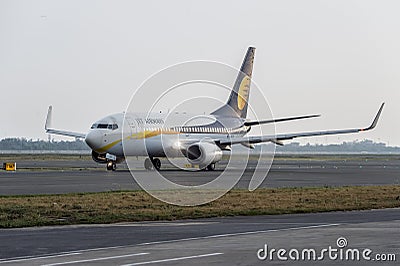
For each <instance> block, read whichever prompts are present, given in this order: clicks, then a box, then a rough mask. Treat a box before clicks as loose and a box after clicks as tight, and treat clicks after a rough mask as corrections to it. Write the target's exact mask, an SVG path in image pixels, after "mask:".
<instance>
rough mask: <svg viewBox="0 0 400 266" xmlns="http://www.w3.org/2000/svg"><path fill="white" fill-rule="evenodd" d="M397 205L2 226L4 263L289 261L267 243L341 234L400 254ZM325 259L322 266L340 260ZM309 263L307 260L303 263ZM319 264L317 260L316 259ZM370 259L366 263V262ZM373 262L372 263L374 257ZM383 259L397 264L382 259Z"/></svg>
mask: <svg viewBox="0 0 400 266" xmlns="http://www.w3.org/2000/svg"><path fill="white" fill-rule="evenodd" d="M399 222H400V210H399V209H388V210H371V211H353V212H334V213H318V214H296V215H277V216H251V217H230V218H212V219H199V220H185V221H175V222H145V223H126V224H112V225H80V226H60V227H42V228H24V229H7V230H6V229H1V230H0V257H1V260H0V264H3V265H71V264H72V265H74V264H75V265H92V264H93V265H94V264H96V265H110V264H112V265H145V264H155V265H187V264H189V263H190V264H192V265H205V264H210V265H265V264H273V265H287V264H288V263H290V262H292V263H296V264H298V263H299V261H297V262H295V261H280V260H278V259H277V258H276V257H275V258H274V260H273V261H270V260H268V259H267V260H260V259H259V258H258V257H257V251H258V250H259V249H262V248H263V247H264V245H265V244H267V245H268V246H269V247H270V248H275V249H280V248H285V249H288V250H289V249H291V248H297V249H305V248H307V249H315V250H317V251H318V250H321V249H322V248H328V246H332V247H334V248H338V247H337V244H336V241H337V239H338V238H339V237H344V238H345V239H346V241H347V244H348V246H347V248H352V249H355V248H357V249H360V250H362V249H366V248H369V249H371V250H372V255H371V258H375V257H374V256H375V255H376V254H394V256H395V257H396V258H397V263H398V260H399V259H400V244H399V243H400V227H399V226H398V225H399ZM338 261H339V259H338V258H337V259H336V260H331V259H329V258H328V256H326V257H324V259H323V260H322V261H319V262H318V263H322V264H323V265H337V264H342V263H341V262H340V261H339V262H338ZM300 262H303V264H304V265H309V264H310V263H312V262H310V261H307V260H305V261H300ZM314 263H315V262H314ZM367 263H368V261H362V263H361V264H362V265H365V264H367ZM369 263H372V262H371V261H369ZM379 265H396V262H394V261H390V262H386V263H382V262H380V263H379Z"/></svg>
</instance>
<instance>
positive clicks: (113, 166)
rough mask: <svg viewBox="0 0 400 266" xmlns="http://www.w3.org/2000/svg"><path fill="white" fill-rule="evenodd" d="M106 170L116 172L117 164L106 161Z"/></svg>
mask: <svg viewBox="0 0 400 266" xmlns="http://www.w3.org/2000/svg"><path fill="white" fill-rule="evenodd" d="M107 170H108V171H115V170H117V164H116V163H115V162H113V161H108V162H107Z"/></svg>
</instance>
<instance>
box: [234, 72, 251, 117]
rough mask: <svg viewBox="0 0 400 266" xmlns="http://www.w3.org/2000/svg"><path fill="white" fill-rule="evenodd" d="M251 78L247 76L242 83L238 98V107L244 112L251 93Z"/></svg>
mask: <svg viewBox="0 0 400 266" xmlns="http://www.w3.org/2000/svg"><path fill="white" fill-rule="evenodd" d="M250 80H251V79H250V77H249V76H245V77H244V78H243V79H242V82H241V83H240V87H239V92H238V97H237V105H238V108H239V110H243V108H244V107H245V105H246V103H247V100H248V99H249V91H250Z"/></svg>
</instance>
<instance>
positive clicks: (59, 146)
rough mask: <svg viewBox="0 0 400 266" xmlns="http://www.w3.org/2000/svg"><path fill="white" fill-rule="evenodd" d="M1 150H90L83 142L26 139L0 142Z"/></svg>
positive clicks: (10, 139) (8, 139)
mask: <svg viewBox="0 0 400 266" xmlns="http://www.w3.org/2000/svg"><path fill="white" fill-rule="evenodd" d="M0 150H12V151H13V150H31V151H33V150H47V151H56V150H89V147H88V146H87V145H86V143H85V142H84V141H82V140H75V141H50V142H49V141H45V140H32V139H25V138H6V139H3V140H1V141H0Z"/></svg>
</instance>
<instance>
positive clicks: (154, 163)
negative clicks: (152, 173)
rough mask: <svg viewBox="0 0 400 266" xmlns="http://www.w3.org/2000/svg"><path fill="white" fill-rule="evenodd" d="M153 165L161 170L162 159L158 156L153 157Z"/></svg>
mask: <svg viewBox="0 0 400 266" xmlns="http://www.w3.org/2000/svg"><path fill="white" fill-rule="evenodd" d="M153 166H154V168H155V169H156V170H160V168H161V161H160V159H158V158H155V159H153Z"/></svg>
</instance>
